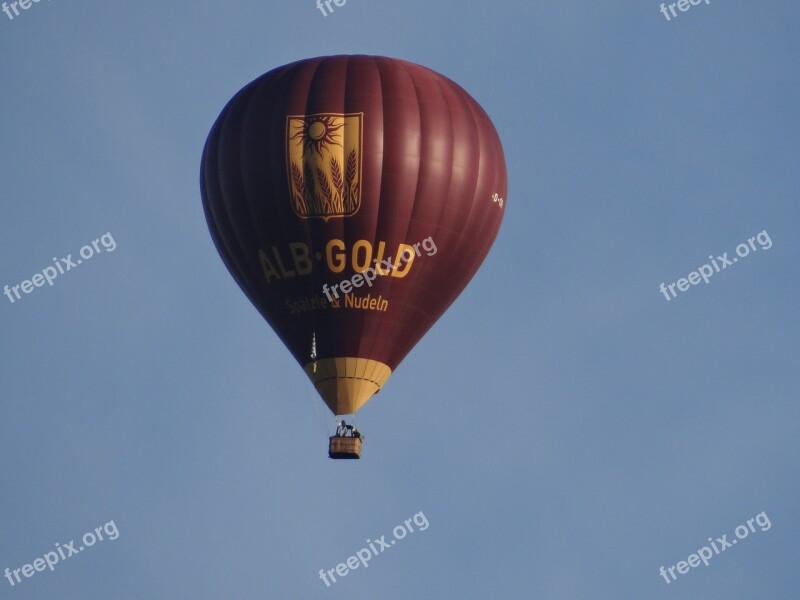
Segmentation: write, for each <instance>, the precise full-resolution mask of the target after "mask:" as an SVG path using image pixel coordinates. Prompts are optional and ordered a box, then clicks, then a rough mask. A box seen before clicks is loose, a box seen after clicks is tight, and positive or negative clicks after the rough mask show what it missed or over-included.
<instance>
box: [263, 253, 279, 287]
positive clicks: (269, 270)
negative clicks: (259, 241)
mask: <svg viewBox="0 0 800 600" xmlns="http://www.w3.org/2000/svg"><path fill="white" fill-rule="evenodd" d="M258 258H259V259H260V260H261V269H262V270H263V271H264V277H266V278H267V283H269V282H270V279H271V278H272V277H274V278H275V279H278V280H279V279H280V278H281V276H280V275H278V272H277V271H276V270H275V267H273V266H272V263H271V262H269V259H268V258H267V253H266V252H264V251H263V250H259V251H258Z"/></svg>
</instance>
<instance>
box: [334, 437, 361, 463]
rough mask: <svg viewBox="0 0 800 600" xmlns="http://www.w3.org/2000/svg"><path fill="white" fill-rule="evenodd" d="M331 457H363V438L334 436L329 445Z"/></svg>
mask: <svg viewBox="0 0 800 600" xmlns="http://www.w3.org/2000/svg"><path fill="white" fill-rule="evenodd" d="M328 457H330V458H361V438H358V437H344V436H333V437H331V438H330V444H329V445H328Z"/></svg>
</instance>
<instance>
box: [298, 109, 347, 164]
mask: <svg viewBox="0 0 800 600" xmlns="http://www.w3.org/2000/svg"><path fill="white" fill-rule="evenodd" d="M342 127H344V122H343V121H342V120H341V119H338V120H337V119H336V117H334V116H332V115H314V116H311V117H306V118H305V119H303V125H302V127H300V128H299V131H297V132H295V134H294V135H293V136H292V138H291V139H293V140H296V139H301V140H302V141H303V151H304V152H306V153H308V152H309V151H313V152H316V153H317V154H319V155H320V156H322V150H323V149H325V148H327V147H328V146H335V145H337V144H340V143H341V142H340V140H339V133H338V131H339V130H340V129H341V128H342Z"/></svg>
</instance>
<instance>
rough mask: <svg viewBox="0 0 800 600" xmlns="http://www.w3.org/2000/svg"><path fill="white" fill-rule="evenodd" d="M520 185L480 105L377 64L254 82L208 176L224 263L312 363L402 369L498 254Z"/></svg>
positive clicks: (348, 64) (218, 137) (293, 71)
mask: <svg viewBox="0 0 800 600" xmlns="http://www.w3.org/2000/svg"><path fill="white" fill-rule="evenodd" d="M506 186H507V183H506V168H505V162H504V158H503V150H502V147H501V144H500V140H499V138H498V136H497V133H496V131H495V129H494V127H493V125H492V123H491V121H490V120H489V117H488V116H487V115H486V113H485V112H484V111H483V109H481V107H480V106H479V105H478V104H477V103H476V102H475V100H473V99H472V98H471V97H470V96H469V95H468V94H467V93H466V92H465V91H464V90H463V89H462V88H461V87H459V86H458V85H457V84H455V83H454V82H452V81H451V80H449V79H447V78H446V77H443V76H442V75H439V74H437V73H435V72H434V71H431V70H430V69H427V68H425V67H422V66H419V65H416V64H413V63H410V62H406V61H403V60H396V59H391V58H384V57H374V56H331V57H320V58H313V59H308V60H302V61H299V62H295V63H292V64H289V65H286V66H283V67H280V68H277V69H275V70H273V71H270V72H269V73H266V74H265V75H262V76H261V77H259V78H258V79H256V80H255V81H253V82H252V83H250V84H249V85H247V86H245V87H244V88H243V89H242V90H241V91H240V92H239V93H237V94H236V96H234V98H233V99H232V100H231V101H230V102H229V103H228V105H227V106H226V107H225V108H224V109H223V111H222V113H221V114H220V116H219V118H218V119H217V121H216V123H215V124H214V126H213V128H212V130H211V133H210V134H209V136H208V140H207V142H206V146H205V150H204V152H203V158H202V169H201V187H202V195H203V205H204V209H205V214H206V219H207V221H208V225H209V228H210V230H211V234H212V237H213V239H214V243H215V244H216V246H217V249H218V250H219V253H220V255H221V256H222V258H223V260H224V261H225V264H226V265H227V267H228V269H229V270H230V272H231V274H232V275H233V277H234V278H235V279H236V281H237V282H238V283H239V285H240V286H241V288H242V289H243V290H244V291H245V293H246V294H247V295H248V297H249V298H250V300H251V301H252V302H253V304H254V305H255V306H256V308H257V309H258V310H259V311H260V313H261V314H262V315H263V316H264V318H265V319H266V320H267V322H268V323H269V324H270V325H271V326H272V328H273V329H274V330H275V331H276V333H277V334H278V335H279V336H280V338H281V340H282V341H283V342H284V344H286V346H287V347H288V348H289V350H290V351H291V352H292V354H293V355H294V357H295V358H296V359H297V361H298V362H299V363H300V364H301V365H306V364H308V363H309V362H311V356H312V352H313V351H315V352H316V353H315V356H316V357H317V358H318V359H325V358H334V357H361V358H367V359H372V360H375V361H379V362H381V363H384V364H386V365H388V366H389V367H390V368H391V369H392V370H394V369H395V368H396V367H397V365H398V364H399V363H400V361H401V360H402V359H403V357H404V356H405V355H406V354H407V353H408V352H409V351H410V350H411V348H412V347H413V346H414V345H415V344H416V343H417V341H419V339H420V338H421V337H422V336H423V335H424V334H425V332H426V331H427V330H428V329H429V328H430V327H431V326H432V325H433V323H434V322H435V321H436V320H437V319H438V318H439V316H441V314H442V313H443V312H444V311H445V310H446V309H447V307H448V306H449V305H450V304H451V303H452V302H453V301H454V300H455V298H456V297H457V296H458V295H459V293H460V292H461V291H462V290H463V289H464V287H465V286H466V285H467V283H468V282H469V280H470V279H471V278H472V276H473V275H474V274H475V272H476V271H477V269H478V267H479V266H480V264H481V262H482V261H483V259H484V258H485V256H486V254H487V252H488V251H489V248H490V246H491V245H492V242H493V241H494V239H495V237H496V235H497V232H498V229H499V227H500V222H501V220H502V218H503V213H504V212H505V208H506V204H505V197H506V191H507V190H506ZM403 244H405V246H403ZM415 244H416V246H414V245H415ZM390 257H391V258H390ZM401 258H402V259H404V260H401ZM382 261H386V262H382ZM390 265H391V268H390ZM370 269H372V270H373V272H372V273H371V272H370ZM378 269H380V270H382V271H383V272H384V274H379V273H380V272H379V271H378ZM354 276H356V277H355V278H354ZM370 278H371V279H372V280H371V281H369V282H368V281H367V279H370ZM343 281H347V282H348V283H345V284H344V289H343V288H342V282H343ZM359 283H360V285H358V284H359ZM334 285H338V286H339V287H337V288H335V292H336V294H334V292H333V291H332V289H331V288H332V286H334ZM323 286H326V288H325V289H327V293H326V292H325V289H324V288H323ZM336 295H338V298H337V297H336Z"/></svg>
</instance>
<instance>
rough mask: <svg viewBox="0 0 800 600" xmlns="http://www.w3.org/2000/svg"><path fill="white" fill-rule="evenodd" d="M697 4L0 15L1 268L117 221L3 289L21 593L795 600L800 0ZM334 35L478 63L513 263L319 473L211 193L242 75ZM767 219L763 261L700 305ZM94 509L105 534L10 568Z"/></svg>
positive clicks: (291, 381) (10, 493)
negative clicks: (217, 235) (222, 254)
mask: <svg viewBox="0 0 800 600" xmlns="http://www.w3.org/2000/svg"><path fill="white" fill-rule="evenodd" d="M26 1H27V0H23V4H24V3H26ZM689 6H690V8H689V10H687V11H685V12H680V11H678V12H676V15H677V16H676V17H671V16H670V20H667V18H666V17H665V16H664V15H663V14H662V13H661V12H659V3H658V2H656V1H655V0H647V1H645V0H637V1H633V0H628V1H625V2H623V1H619V0H609V1H606V2H591V1H588V0H581V1H575V2H571V1H561V2H541V1H536V2H522V1H520V0H513V1H511V0H509V1H501V0H498V1H496V2H491V3H490V2H473V3H466V2H463V1H460V2H456V1H453V0H448V1H442V2H430V1H426V0H406V1H402V2H401V1H399V0H394V1H393V0H372V1H370V2H367V1H365V0H347V2H346V4H345V5H344V6H342V7H336V6H335V5H334V11H333V13H332V14H329V15H328V16H323V15H322V13H321V12H320V11H319V10H318V9H317V8H316V7H315V5H314V1H313V0H295V1H293V2H274V1H270V2H263V1H255V0H241V1H239V2H231V3H224V2H209V1H207V0H192V1H191V2H190V1H189V0H174V1H172V2H154V1H152V0H140V1H138V2H100V1H99V0H87V1H84V2H70V1H67V0H43V1H41V2H38V3H31V4H30V6H29V8H28V9H27V10H24V9H19V7H18V9H19V12H20V14H19V16H15V17H14V19H13V20H12V19H10V18H8V17H7V15H6V14H4V13H0V89H2V110H0V132H2V138H0V165H2V166H0V202H2V204H1V206H2V208H3V213H2V218H1V219H0V286H4V285H9V286H14V285H19V284H21V282H23V281H25V280H29V279H30V278H31V276H32V275H34V274H35V273H41V272H42V271H44V270H45V269H46V268H47V267H50V266H55V263H54V261H53V258H54V257H55V258H56V259H57V260H56V262H57V263H59V265H61V266H62V268H65V263H63V262H61V260H60V259H61V258H62V257H67V255H68V254H72V260H73V261H74V260H76V259H77V258H78V257H79V250H80V249H81V248H82V247H83V246H84V245H85V244H90V245H91V243H92V241H94V240H101V236H103V235H104V234H110V235H109V236H107V237H106V238H103V239H104V240H105V242H107V243H106V245H104V242H103V241H100V242H99V243H97V244H96V249H93V248H91V247H90V248H89V250H91V251H92V254H93V256H92V257H91V258H90V259H87V260H85V261H83V262H82V263H81V264H80V265H77V266H76V267H74V268H71V269H70V270H69V271H65V272H64V273H63V274H60V273H59V274H58V275H57V277H56V278H55V279H54V280H53V285H52V286H49V285H48V284H47V282H44V283H43V284H42V285H41V287H34V288H33V290H32V291H31V292H30V293H29V294H23V295H22V296H21V298H20V299H19V300H15V302H14V303H12V302H11V301H10V300H9V299H8V298H7V297H6V296H0V343H1V347H2V351H1V352H2V354H0V359H1V360H0V407H2V412H0V457H2V468H1V469H0V569H3V570H5V569H6V568H8V569H10V570H11V575H10V579H9V578H6V577H5V576H3V577H2V578H1V579H0V599H2V600H5V599H12V600H13V599H17V600H23V599H36V600H40V599H43V598H56V597H60V598H70V599H71V598H75V599H78V598H80V599H82V600H108V599H110V598H114V599H116V600H129V599H130V600H141V599H142V598H168V599H170V600H179V599H187V600H188V599H191V600H197V599H220V598H236V599H238V600H246V599H254V600H255V599H264V598H276V599H282V600H283V599H315V598H331V599H333V598H347V599H348V600H361V599H364V600H374V599H376V598H380V599H381V600H395V599H397V600H406V599H408V598H457V599H471V598H476V599H484V598H513V599H516V598H547V599H557V600H562V599H573V598H574V599H592V600H597V599H600V598H602V599H605V598H608V599H613V600H619V599H628V598H630V599H642V598H647V599H661V598H666V599H690V600H694V599H697V598H711V597H724V598H735V599H742V600H752V599H753V598H769V599H773V598H774V599H787V598H791V597H796V594H797V590H798V589H799V588H800V574H798V573H799V572H798V569H797V559H798V539H800V517H799V516H798V515H800V496H799V494H800V485H798V472H799V471H800V469H799V468H798V467H800V465H798V462H800V461H799V460H798V459H799V457H800V453H799V452H798V450H800V425H798V422H799V420H800V419H799V418H800V410H799V409H798V396H797V390H798V380H799V379H800V369H799V368H798V360H797V357H798V345H800V335H798V333H800V332H798V318H797V306H798V293H799V292H800V285H798V282H799V281H800V278H798V275H799V274H800V273H799V271H800V269H799V267H798V265H800V263H798V260H797V257H798V249H800V235H799V233H798V231H799V228H798V225H799V224H800V208H798V197H799V193H800V169H798V159H799V158H800V144H799V143H798V131H800V120H799V119H798V113H797V109H798V106H800V87H798V81H799V79H800V70H798V68H797V65H798V58H800V56H799V51H800V41H799V39H798V35H797V23H798V22H800V5H798V3H797V2H793V1H790V0H779V1H768V2H755V1H750V2H725V1H722V0H711V2H710V4H706V2H705V1H703V2H702V3H701V4H699V5H697V6H691V5H689ZM667 10H668V9H667ZM11 15H14V12H13V10H11ZM338 53H365V54H381V55H386V56H393V57H398V58H404V59H407V60H411V61H413V62H418V63H421V64H424V65H426V66H428V67H431V68H433V69H434V70H436V71H439V72H441V73H443V74H444V75H447V76H448V77H450V78H452V79H453V80H455V81H456V82H458V83H459V84H461V85H462V86H463V87H464V88H465V89H466V90H467V91H469V92H470V93H471V94H472V96H473V97H474V98H475V99H476V100H478V102H480V103H481V105H482V106H483V107H484V108H485V109H486V111H487V113H488V114H489V115H490V117H491V118H492V120H493V121H494V123H495V125H496V127H497V130H498V132H499V134H500V137H501V139H502V141H503V144H504V148H505V152H506V160H507V164H508V173H509V192H508V198H507V201H508V206H507V213H506V219H505V222H504V224H503V226H502V228H501V230H500V234H499V236H498V239H497V242H496V243H495V245H494V247H493V249H492V251H491V253H490V254H489V256H488V258H487V260H486V262H485V263H484V265H483V267H482V269H481V270H480V271H479V273H478V274H477V276H476V277H475V279H474V280H473V281H472V283H471V284H470V286H469V287H468V288H467V289H466V291H465V292H464V294H463V295H462V296H461V297H460V298H459V299H458V300H457V301H456V303H455V304H454V305H453V306H452V307H451V309H450V310H449V311H448V312H447V313H446V315H445V316H444V317H443V318H442V319H441V320H440V321H439V322H438V324H437V325H436V326H434V328H433V329H432V330H431V331H430V332H429V333H428V335H427V336H426V337H425V338H424V339H423V340H422V342H421V343H420V344H418V346H417V347H416V348H415V349H414V350H413V351H412V352H411V354H410V355H409V356H408V357H407V359H406V360H405V361H404V363H403V364H402V365H401V367H400V368H399V369H398V370H397V371H396V372H395V374H394V375H393V376H392V378H391V380H390V381H389V383H388V385H387V386H386V387H385V388H384V389H383V391H382V392H381V394H380V395H379V396H377V397H376V398H374V399H373V400H372V401H371V402H370V403H368V404H367V406H366V407H365V408H364V409H363V410H362V411H361V412H360V413H359V415H358V425H359V426H360V428H361V430H362V431H364V432H365V435H366V436H367V437H366V442H365V447H364V458H363V459H362V460H361V461H351V462H341V461H340V462H332V461H330V460H329V459H328V458H327V456H326V444H327V439H326V435H327V433H326V428H327V429H329V428H330V425H331V424H332V419H329V418H328V415H327V414H326V410H327V409H325V407H324V405H323V403H322V401H321V400H320V399H319V398H318V397H315V396H314V391H313V388H312V387H311V385H310V383H308V381H307V379H306V377H305V375H304V374H303V373H302V370H301V369H300V368H299V367H298V366H297V364H296V363H295V362H294V361H293V359H292V358H291V357H290V355H289V353H288V351H287V350H286V349H285V348H284V347H283V346H282V344H281V343H280V341H279V340H278V339H277V337H276V336H275V334H274V333H273V332H272V331H271V329H270V328H269V327H268V326H267V325H266V324H265V323H264V322H263V320H262V319H261V318H260V316H259V315H258V313H257V312H256V311H255V309H254V308H252V306H251V305H250V303H249V302H248V300H247V299H246V298H245V296H244V295H243V294H242V293H241V291H240V290H239V288H238V287H237V286H236V284H235V283H234V282H233V280H232V279H231V278H230V276H229V275H228V273H227V271H226V269H225V267H224V266H223V264H222V261H221V260H220V259H219V256H218V254H217V252H216V250H215V248H214V246H213V244H212V241H211V238H210V236H209V233H208V229H207V226H206V223H205V219H204V216H203V212H202V208H201V202H200V192H199V185H198V173H199V164H200V153H201V151H202V147H203V143H204V141H205V137H206V135H207V133H208V131H209V128H210V127H211V125H212V123H213V121H214V119H215V118H216V116H217V115H218V113H219V111H220V110H221V109H222V107H223V106H224V104H225V102H226V101H227V100H228V99H229V98H230V97H231V96H232V95H233V94H234V93H235V92H236V91H237V90H239V89H240V88H241V87H242V86H243V85H245V84H246V83H248V82H249V81H251V80H252V79H254V78H255V77H257V76H258V75H260V74H262V73H264V72H266V71H268V70H270V69H272V68H274V67H277V66H279V65H282V64H285V63H287V62H291V61H293V60H297V59H300V58H306V57H310V56H317V55H323V54H338ZM759 232H766V235H767V236H768V237H769V240H770V241H771V243H772V245H771V247H769V248H768V249H767V248H766V247H762V245H760V242H759V241H754V242H753V244H754V246H755V247H756V248H757V249H756V250H748V255H747V256H746V257H742V258H740V259H739V260H738V261H737V262H736V263H733V264H731V265H730V266H727V267H726V268H725V270H724V271H723V270H721V271H719V272H715V273H714V274H713V276H712V277H711V279H710V280H709V283H708V284H704V283H703V282H702V281H700V283H699V284H697V285H692V284H686V283H683V285H684V286H686V285H689V286H690V287H689V288H688V290H687V291H680V290H679V288H678V287H677V283H678V281H679V280H680V279H681V278H686V277H688V276H689V274H690V273H691V272H693V271H695V270H696V269H697V268H698V267H700V266H701V265H703V264H706V263H710V262H711V261H710V259H709V258H708V256H709V255H712V256H714V257H716V256H721V255H723V253H725V252H727V253H728V255H727V256H728V258H729V259H730V258H733V257H735V256H736V248H737V245H738V244H741V243H745V244H747V242H748V239H750V238H754V237H756V236H757V234H759ZM760 239H761V240H765V239H766V236H765V235H762V237H761V238H760ZM111 240H113V244H112V243H111ZM112 246H115V247H114V249H113V250H110V248H111V247H112ZM98 249H99V250H98ZM440 250H443V249H440ZM86 253H87V254H88V252H86ZM715 260H716V259H715ZM717 262H718V263H719V261H717ZM47 272H48V273H50V271H47ZM39 282H40V283H41V279H40V280H39ZM662 282H663V283H665V284H666V285H669V284H671V283H675V284H676V285H675V286H673V290H674V291H675V292H676V297H674V298H673V297H672V296H671V294H670V293H669V291H667V294H670V298H671V299H670V300H667V298H666V297H665V295H664V294H663V293H662V292H660V291H659V286H660V284H661V283H662ZM34 283H35V282H34ZM12 294H13V292H12ZM420 512H422V513H423V515H424V517H425V519H426V522H427V523H428V524H429V526H428V527H427V529H425V530H424V531H419V530H418V531H415V532H414V533H413V534H409V535H408V536H407V537H406V538H405V539H403V540H400V541H397V543H396V544H395V545H394V546H391V548H390V549H389V550H385V551H383V552H381V553H379V554H377V555H376V556H375V557H374V558H372V559H371V560H370V561H369V562H368V567H367V568H365V567H364V566H363V565H361V566H360V568H356V569H355V570H352V571H350V572H349V573H348V574H347V575H346V576H344V577H342V576H337V581H336V582H335V583H333V584H332V585H331V586H330V587H327V586H326V584H325V583H324V582H323V581H322V580H321V579H320V577H319V571H320V569H324V570H329V569H335V568H336V566H337V564H339V563H344V562H346V561H347V559H348V557H350V556H352V555H355V554H356V553H357V552H358V551H359V550H360V549H362V548H364V547H365V546H366V545H367V543H366V540H368V539H369V540H376V539H378V538H380V536H382V535H385V536H386V539H387V540H389V539H392V536H393V533H392V532H393V529H394V528H395V526H397V525H402V524H403V522H404V521H406V520H407V519H409V518H412V517H413V516H414V515H416V514H418V513H420ZM762 512H764V514H765V515H766V517H768V519H769V522H770V525H771V527H769V528H768V529H767V530H766V531H762V527H759V526H758V525H757V524H755V526H754V527H753V529H754V530H755V531H752V530H748V531H747V532H745V533H747V537H743V538H742V539H737V542H738V543H737V544H736V545H731V547H728V548H726V549H725V550H724V551H722V552H720V553H719V554H714V555H713V557H712V558H711V559H710V561H709V565H708V566H704V565H703V564H702V563H700V564H699V566H697V567H688V572H686V573H685V574H681V573H680V572H679V571H678V570H677V565H678V563H679V561H686V560H687V559H688V558H689V556H690V555H692V554H694V553H696V552H697V551H698V550H699V549H701V548H702V547H703V546H706V545H708V544H711V542H709V541H707V540H708V538H709V537H711V538H722V537H723V536H724V535H725V536H727V540H728V542H730V541H731V540H733V539H736V535H735V531H739V532H742V530H741V529H739V530H736V528H737V526H739V525H742V524H745V529H747V526H746V522H747V520H748V519H753V518H755V516H756V515H758V514H760V513H762ZM418 520H419V522H422V518H421V517H420V518H419V519H418ZM112 521H113V525H106V524H109V523H111V522H112ZM761 522H765V521H764V519H763V517H762V520H761ZM752 523H753V522H752V521H751V524H752ZM104 525H105V526H106V529H103V526H104ZM96 528H100V529H101V533H104V534H105V537H106V538H110V537H114V536H112V535H109V534H108V532H109V531H117V532H118V537H116V539H113V540H112V539H105V541H102V542H98V543H96V544H95V545H94V546H92V547H91V548H88V547H87V548H85V550H84V551H82V552H80V553H78V554H76V555H73V556H66V554H69V552H65V557H64V559H63V560H62V559H60V558H59V563H58V564H56V565H55V566H54V570H53V571H51V570H50V569H49V568H47V567H44V571H42V572H39V571H35V570H34V571H33V572H32V573H33V575H32V576H30V577H26V576H24V573H23V572H20V575H21V579H20V580H19V582H17V580H15V579H14V573H13V571H14V569H22V567H24V565H26V564H31V563H33V561H34V560H35V559H36V558H38V557H44V556H45V554H47V553H48V552H55V551H56V550H58V547H56V546H55V544H56V543H58V544H60V546H59V547H60V548H61V549H62V551H63V549H64V545H65V544H69V542H70V541H71V540H75V542H76V543H75V547H76V548H77V546H78V545H79V544H81V545H83V544H82V536H83V534H84V533H85V532H95V529H96ZM89 539H90V541H91V538H89ZM712 541H713V540H712ZM715 543H716V542H715ZM717 546H719V544H717ZM54 555H55V554H54ZM38 565H39V566H42V563H41V562H39V563H38ZM34 566H35V565H34ZM661 566H664V567H666V568H669V567H674V568H673V573H674V574H675V576H676V577H675V580H672V578H671V577H670V576H669V575H667V576H666V577H667V578H668V579H669V580H670V581H671V583H667V581H666V580H665V577H664V576H662V575H660V574H659V568H660V567H661ZM685 569H686V568H685V567H684V570H685ZM27 572H28V573H31V570H30V569H28V571H27ZM0 575H2V573H0ZM12 581H13V582H14V585H13V586H12V585H11V582H12Z"/></svg>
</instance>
